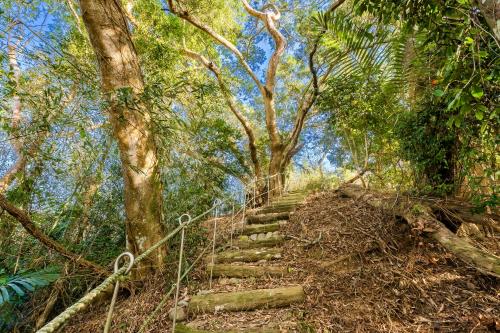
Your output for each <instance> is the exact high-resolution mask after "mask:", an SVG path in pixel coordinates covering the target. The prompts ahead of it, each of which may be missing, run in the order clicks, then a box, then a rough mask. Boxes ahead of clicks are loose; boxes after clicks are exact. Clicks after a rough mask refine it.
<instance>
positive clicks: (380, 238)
mask: <svg viewBox="0 0 500 333" xmlns="http://www.w3.org/2000/svg"><path fill="white" fill-rule="evenodd" d="M228 228H229V226H228V225H226V235H227V232H228ZM281 232H282V233H283V234H284V235H285V239H286V240H287V241H286V242H284V244H283V245H282V257H281V258H280V260H279V265H280V266H286V267H288V273H287V274H283V275H281V276H276V275H275V274H274V275H273V276H269V275H263V276H257V277H252V278H220V279H218V280H214V284H213V285H212V289H211V290H210V293H216V292H234V291H244V290H253V289H264V288H279V287H283V286H289V285H301V286H303V287H304V291H305V302H301V303H294V304H290V305H288V306H286V307H284V308H281V309H261V310H255V311H248V312H237V313H232V312H224V311H217V313H205V314H200V315H197V316H192V317H191V318H189V321H188V322H189V324H188V326H189V327H191V329H197V330H203V331H211V332H230V331H231V332H238V331H241V330H244V329H246V330H247V331H248V330H249V329H251V330H252V332H270V330H271V331H273V332H275V331H276V332H279V331H281V332H472V331H473V332H494V331H495V330H498V329H499V328H500V327H499V325H500V322H499V321H498V318H500V301H499V295H498V286H499V284H498V279H495V278H492V277H489V276H485V275H482V274H480V273H478V272H477V271H476V270H474V269H472V268H469V267H467V266H466V264H464V263H463V262H461V261H459V260H458V259H456V258H455V257H454V256H453V255H452V254H450V253H448V252H446V251H445V250H444V249H443V248H441V247H440V246H439V245H438V244H436V243H434V242H433V241H431V240H428V239H425V238H422V237H421V236H419V235H417V234H413V233H412V232H411V230H409V227H408V225H407V224H406V223H404V222H402V221H400V220H398V219H397V218H395V217H394V216H393V215H391V214H389V213H387V212H383V211H381V210H377V209H374V208H371V207H369V206H367V205H366V204H365V203H363V202H362V201H356V200H353V199H351V198H346V197H343V196H342V195H340V194H339V193H338V192H336V191H327V192H322V193H317V194H313V195H310V196H308V197H307V199H306V200H305V201H304V202H303V203H302V204H301V205H299V206H298V207H296V208H295V211H294V212H293V213H292V214H291V216H290V220H289V222H288V223H286V224H283V228H282V230H281ZM257 265H262V266H263V267H265V266H266V265H277V264H275V263H274V262H268V261H260V262H259V263H257ZM207 275H208V274H207V272H206V268H205V267H204V265H202V266H200V267H199V268H198V269H197V270H196V271H195V272H193V274H192V275H191V278H190V279H189V284H188V287H187V288H186V289H184V290H183V298H184V299H186V300H188V301H189V300H190V299H191V297H192V295H196V294H200V290H201V291H202V292H201V294H203V293H206V290H208V289H209V286H208V279H207ZM162 285H163V283H162V280H161V278H159V279H156V280H155V279H152V281H151V282H150V284H149V285H148V287H147V288H145V290H146V291H145V292H141V293H139V294H137V295H135V296H133V297H129V298H127V299H124V300H122V301H121V302H120V303H119V304H118V305H117V309H116V311H115V316H114V321H113V322H114V324H113V327H115V331H117V332H137V330H138V327H139V326H140V324H141V323H142V322H143V321H144V319H145V318H146V317H147V316H148V314H150V313H151V311H152V310H153V309H154V307H155V306H156V305H157V303H158V302H159V300H160V299H161V294H162V292H163V290H165V289H166V288H165V287H164V286H162ZM204 291H205V292H204ZM170 307H171V303H170V304H167V305H166V306H165V308H164V311H162V312H161V313H160V314H159V315H158V317H156V319H155V320H154V321H152V322H151V324H150V325H149V327H148V329H147V330H146V331H147V332H165V331H167V330H169V328H170V327H171V326H170V325H171V322H170V319H169V318H168V310H169V309H170ZM105 310H106V307H105V306H98V307H96V308H94V310H93V311H92V312H89V313H87V314H84V315H82V316H80V317H79V318H76V319H75V320H74V321H73V322H72V323H71V324H70V325H68V326H67V327H66V329H65V332H94V331H98V330H100V329H101V327H102V324H103V323H104V320H105ZM197 332H199V331H197Z"/></svg>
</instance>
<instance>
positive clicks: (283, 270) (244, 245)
mask: <svg viewBox="0 0 500 333" xmlns="http://www.w3.org/2000/svg"><path fill="white" fill-rule="evenodd" d="M304 197H305V193H303V192H290V193H287V194H286V195H284V196H283V197H281V198H279V199H277V200H276V201H275V202H272V203H270V204H269V205H267V206H265V207H262V208H259V209H256V210H254V211H252V212H249V214H248V215H247V217H246V223H245V224H244V225H243V226H242V227H241V228H240V229H239V230H238V231H237V233H238V234H239V236H238V237H237V238H236V239H234V240H233V241H231V242H230V244H227V246H225V247H223V250H221V251H218V252H217V253H216V254H214V255H213V256H212V255H210V256H209V257H208V258H207V268H206V269H207V275H209V276H212V277H213V278H214V279H217V278H219V279H218V280H216V281H215V284H217V285H215V286H213V288H212V290H210V291H204V290H200V291H199V292H198V294H197V295H195V296H192V297H190V299H189V301H188V305H187V309H186V312H187V313H188V314H189V315H190V316H194V315H203V314H209V315H210V314H213V313H222V312H232V313H233V314H232V315H230V317H226V319H224V321H226V322H227V323H228V324H230V325H229V328H228V327H227V326H226V327H219V328H217V329H218V330H219V331H221V332H231V331H234V330H236V331H238V332H262V333H265V332H280V330H283V329H287V327H285V326H284V325H283V324H284V323H283V321H282V322H278V321H274V322H271V323H267V322H266V320H264V321H263V320H262V319H263V318H262V317H260V314H259V312H254V313H256V314H257V316H255V317H254V318H250V316H249V312H246V313H245V314H244V316H245V318H246V322H245V323H240V324H239V325H237V326H238V327H234V326H235V323H236V322H238V320H237V318H238V317H241V316H242V314H241V313H240V311H249V310H264V311H267V315H268V316H269V315H270V314H272V313H273V311H272V309H276V308H280V309H281V310H280V311H279V312H277V313H276V316H278V317H279V314H283V313H286V311H287V310H289V309H290V307H291V306H293V305H294V304H300V303H303V302H304V300H305V293H304V287H303V286H302V285H300V284H290V282H289V281H286V280H284V279H283V278H284V277H285V276H286V275H287V274H288V273H289V268H288V267H286V266H285V265H283V264H282V263H280V261H281V259H282V257H283V254H282V246H283V245H284V244H285V242H286V239H285V236H284V235H283V233H282V231H281V229H282V228H283V227H284V226H286V224H287V221H288V220H289V218H290V214H291V213H292V211H293V210H294V209H295V207H296V205H298V204H299V203H300V202H301V201H303V200H304ZM271 278H272V279H273V286H272V287H270V288H254V287H253V286H251V285H250V286H248V287H245V286H244V284H242V283H241V282H242V279H249V280H250V281H253V282H257V281H258V280H259V279H260V280H264V281H265V280H266V279H271ZM263 284H265V282H264V283H263ZM228 286H229V289H234V291H224V292H217V290H218V289H222V290H224V289H228V288H227V287H228ZM231 286H232V287H231ZM214 290H215V292H213V291H214ZM283 309H284V310H283ZM230 318H235V319H230ZM198 320H199V319H198ZM202 321H203V320H202ZM231 322H232V323H231ZM197 326H200V325H198V323H197V322H196V321H193V322H192V323H191V324H187V325H177V326H176V329H175V332H178V333H189V332H193V333H195V332H204V331H203V330H200V329H197V328H196V327H197ZM288 328H289V329H292V328H293V327H288Z"/></svg>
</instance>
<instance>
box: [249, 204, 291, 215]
mask: <svg viewBox="0 0 500 333" xmlns="http://www.w3.org/2000/svg"><path fill="white" fill-rule="evenodd" d="M295 207H297V205H289V206H268V207H263V208H261V209H259V210H257V211H255V214H268V213H283V212H291V211H292V210H294V209H295Z"/></svg>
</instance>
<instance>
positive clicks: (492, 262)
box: [339, 185, 500, 277]
mask: <svg viewBox="0 0 500 333" xmlns="http://www.w3.org/2000/svg"><path fill="white" fill-rule="evenodd" d="M339 190H340V191H341V192H342V193H343V194H345V195H347V196H348V197H351V198H354V199H356V200H362V201H364V202H366V203H367V204H368V205H370V206H372V207H375V208H381V209H387V210H391V211H393V212H394V213H395V214H397V215H398V216H400V217H402V218H403V219H405V220H406V221H407V222H408V224H409V225H410V226H411V227H412V228H413V229H416V230H420V231H422V232H424V233H425V234H427V235H428V236H430V237H431V238H433V239H435V240H436V241H437V242H439V243H440V244H441V245H442V246H443V247H445V248H446V249H447V250H448V251H450V252H451V253H453V254H454V255H455V256H456V257H457V258H459V259H461V260H462V261H464V262H466V263H468V264H470V265H471V266H472V267H474V268H475V269H477V270H478V271H480V272H482V273H484V274H488V275H492V276H495V277H500V258H499V257H497V256H495V255H494V254H491V253H488V252H486V251H483V250H481V249H478V248H477V247H475V246H474V245H472V244H471V243H469V242H468V241H467V240H466V239H464V238H460V237H458V236H457V235H455V234H454V233H452V232H451V231H450V230H449V229H448V228H446V226H445V225H444V224H443V223H442V222H441V221H439V220H438V219H436V218H435V216H434V215H433V213H432V209H431V207H429V206H428V205H426V204H425V203H422V202H415V201H414V200H410V199H409V198H408V197H403V198H402V199H404V200H401V199H398V200H394V198H393V197H383V196H381V195H377V194H375V193H373V192H368V191H365V190H363V189H361V188H360V187H358V186H353V185H351V186H344V187H342V188H340V189H339Z"/></svg>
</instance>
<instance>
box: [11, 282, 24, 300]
mask: <svg viewBox="0 0 500 333" xmlns="http://www.w3.org/2000/svg"><path fill="white" fill-rule="evenodd" d="M8 286H9V287H11V288H12V289H14V291H15V292H16V294H17V295H19V296H21V297H23V296H24V295H26V293H25V292H24V291H23V290H22V289H21V288H19V287H18V286H17V285H15V284H14V283H10V284H9V285H8Z"/></svg>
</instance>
